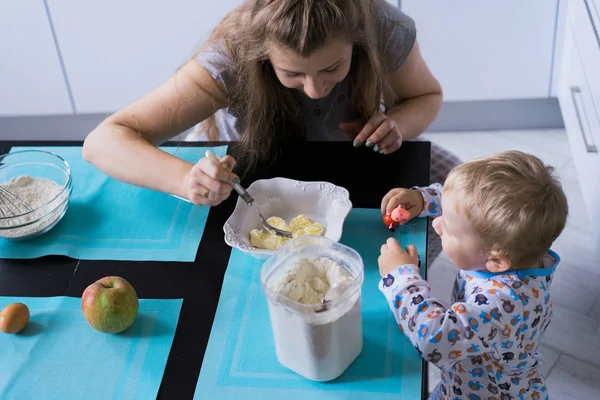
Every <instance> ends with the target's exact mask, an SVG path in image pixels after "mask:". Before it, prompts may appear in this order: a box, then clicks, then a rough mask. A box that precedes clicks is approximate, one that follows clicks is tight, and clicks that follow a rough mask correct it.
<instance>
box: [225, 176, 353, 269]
mask: <svg viewBox="0 0 600 400" xmlns="http://www.w3.org/2000/svg"><path fill="white" fill-rule="evenodd" d="M275 180H279V181H289V182H291V183H293V184H294V185H296V184H298V183H299V184H301V185H309V184H310V185H312V184H321V183H325V184H328V185H332V186H333V187H334V188H335V189H336V190H341V191H343V192H344V194H345V196H347V199H346V201H347V204H348V210H347V211H346V212H345V213H344V218H343V219H342V220H341V223H342V225H343V224H344V222H345V221H346V219H347V218H348V215H349V214H350V211H352V208H353V207H354V205H353V204H352V200H350V191H349V190H348V189H346V188H345V187H343V186H340V185H336V184H335V183H333V182H329V181H324V180H315V181H305V180H300V179H294V178H287V177H283V176H276V177H272V178H263V179H257V180H255V181H254V182H252V183H251V184H250V185H249V186H248V188H247V190H251V189H252V186H254V184H257V183H258V184H261V183H264V182H266V181H275ZM238 205H245V203H244V201H243V200H242V199H241V198H240V197H238V198H237V200H236V204H235V207H234V209H233V211H232V212H231V214H230V215H229V217H228V218H227V220H226V221H225V223H224V224H223V233H224V240H225V243H227V245H229V246H231V247H233V248H236V249H238V250H241V251H243V252H245V253H248V254H252V255H253V256H257V257H260V258H263V259H266V258H267V257H268V256H271V255H272V254H274V253H275V252H276V251H277V250H267V249H259V248H256V247H253V246H250V244H248V247H250V248H249V249H246V248H243V247H240V246H239V245H238V244H237V243H233V242H231V241H230V240H229V238H228V233H234V234H236V236H239V235H240V233H238V232H237V231H236V230H235V229H234V228H233V225H232V224H231V222H230V221H231V218H232V216H233V214H234V213H235V211H236V209H237V208H238ZM342 235H343V229H342V230H341V232H340V237H339V238H335V239H332V238H327V237H325V236H323V237H325V238H327V239H329V240H332V241H335V242H339V241H340V239H341V236H342Z"/></svg>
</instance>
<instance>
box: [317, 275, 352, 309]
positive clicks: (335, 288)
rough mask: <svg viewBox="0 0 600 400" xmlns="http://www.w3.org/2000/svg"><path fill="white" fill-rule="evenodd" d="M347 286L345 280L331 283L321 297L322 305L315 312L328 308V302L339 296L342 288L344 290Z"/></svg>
mask: <svg viewBox="0 0 600 400" xmlns="http://www.w3.org/2000/svg"><path fill="white" fill-rule="evenodd" d="M348 286H349V283H347V282H342V283H340V282H338V283H334V284H333V285H331V286H330V287H329V289H328V290H327V292H326V293H325V295H324V296H323V298H322V299H321V304H323V305H322V306H321V308H319V309H318V310H316V312H323V311H327V310H328V309H329V306H330V303H331V302H332V301H333V300H335V299H337V298H338V297H339V296H340V294H342V293H343V292H344V290H346V288H347V287H348Z"/></svg>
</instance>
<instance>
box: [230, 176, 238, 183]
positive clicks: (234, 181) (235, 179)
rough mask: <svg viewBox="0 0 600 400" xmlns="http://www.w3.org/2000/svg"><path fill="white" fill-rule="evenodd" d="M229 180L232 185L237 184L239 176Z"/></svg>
mask: <svg viewBox="0 0 600 400" xmlns="http://www.w3.org/2000/svg"><path fill="white" fill-rule="evenodd" d="M231 182H233V184H234V185H239V184H240V178H238V177H237V176H236V177H235V178H233V179H232V180H231Z"/></svg>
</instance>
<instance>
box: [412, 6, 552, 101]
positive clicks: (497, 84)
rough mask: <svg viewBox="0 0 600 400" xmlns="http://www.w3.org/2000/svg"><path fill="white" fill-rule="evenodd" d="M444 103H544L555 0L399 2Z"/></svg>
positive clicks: (549, 72)
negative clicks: (528, 100)
mask: <svg viewBox="0 0 600 400" xmlns="http://www.w3.org/2000/svg"><path fill="white" fill-rule="evenodd" d="M401 6H402V11H404V12H405V13H406V14H408V15H409V16H411V17H412V18H413V19H414V20H415V22H416V25H417V39H418V41H419V43H420V45H421V51H422V53H423V57H424V58H425V61H426V62H427V64H428V65H429V67H430V69H431V70H432V72H433V73H434V74H435V76H436V77H437V78H438V79H439V80H440V83H441V85H442V87H443V89H444V100H446V101H452V100H494V99H515V98H540V97H548V96H549V90H550V83H551V78H552V76H551V75H552V71H551V69H552V68H551V65H552V53H553V44H554V33H555V23H556V15H557V14H556V13H557V0H504V1H479V0H461V1H440V0H402V2H401Z"/></svg>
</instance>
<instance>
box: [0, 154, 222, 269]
mask: <svg viewBox="0 0 600 400" xmlns="http://www.w3.org/2000/svg"><path fill="white" fill-rule="evenodd" d="M25 149H39V150H46V151H50V152H52V153H55V154H57V155H59V156H61V157H63V158H64V159H65V160H67V162H68V163H69V164H70V166H71V170H72V176H73V194H72V196H71V204H70V205H69V208H68V210H67V213H66V214H65V216H64V217H63V219H62V220H61V221H60V222H59V223H58V225H56V226H55V227H54V228H53V229H52V230H51V231H50V232H48V233H46V234H45V235H42V236H40V237H39V238H36V239H33V240H29V241H23V242H12V241H8V240H2V239H0V258H36V257H41V256H46V255H64V256H69V257H72V258H75V259H83V260H129V261H146V260H150V261H180V262H192V261H194V259H195V258H196V253H197V251H198V245H199V243H200V239H201V238H202V234H203V232H204V226H205V225H206V219H207V218H208V212H209V209H210V207H208V206H193V205H191V204H189V203H187V202H184V201H182V200H179V199H176V198H174V197H173V196H170V195H167V194H164V193H159V192H155V191H152V190H147V189H143V188H138V187H135V186H132V185H127V184H125V183H122V182H119V181H117V180H115V179H113V178H110V177H109V176H107V175H105V174H104V173H102V172H101V171H99V170H98V169H97V168H95V167H94V166H93V165H91V164H89V163H87V162H85V161H84V160H83V157H82V155H81V147H39V148H36V147H14V148H13V149H12V150H11V151H17V150H25ZM162 149H163V150H165V151H167V152H169V153H171V154H174V155H176V156H177V157H179V158H182V159H184V160H187V161H190V162H194V163H195V162H196V161H198V159H200V157H202V156H203V155H204V151H205V150H206V149H207V148H205V147H163V148H162ZM212 149H213V152H214V153H215V154H216V155H217V156H224V155H225V154H226V151H227V146H219V147H214V148H212Z"/></svg>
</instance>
